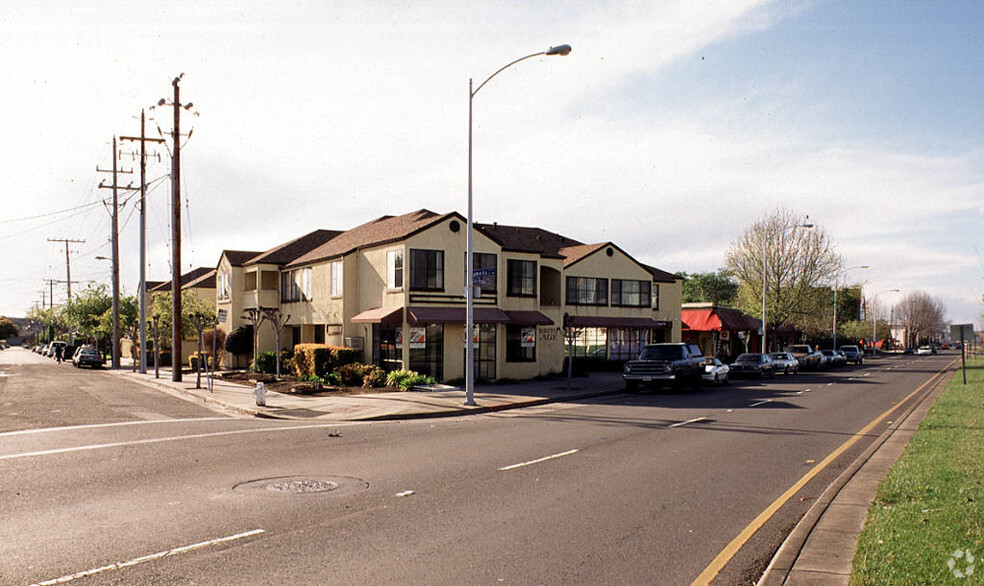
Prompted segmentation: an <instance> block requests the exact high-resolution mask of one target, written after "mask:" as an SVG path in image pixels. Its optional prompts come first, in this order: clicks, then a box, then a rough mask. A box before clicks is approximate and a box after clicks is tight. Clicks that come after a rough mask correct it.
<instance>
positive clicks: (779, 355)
mask: <svg viewBox="0 0 984 586" xmlns="http://www.w3.org/2000/svg"><path fill="white" fill-rule="evenodd" d="M769 358H771V359H772V362H774V363H775V365H776V372H779V371H782V372H783V373H784V374H798V373H799V370H800V366H799V360H796V357H795V356H793V355H792V354H790V353H789V352H772V353H770V354H769Z"/></svg>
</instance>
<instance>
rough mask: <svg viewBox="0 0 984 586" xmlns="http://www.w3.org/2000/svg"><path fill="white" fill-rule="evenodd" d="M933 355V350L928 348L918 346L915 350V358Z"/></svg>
mask: <svg viewBox="0 0 984 586" xmlns="http://www.w3.org/2000/svg"><path fill="white" fill-rule="evenodd" d="M932 353H933V349H932V348H930V347H929V346H920V347H918V348H916V356H929V355H930V354H932Z"/></svg>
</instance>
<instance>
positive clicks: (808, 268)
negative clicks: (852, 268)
mask: <svg viewBox="0 0 984 586" xmlns="http://www.w3.org/2000/svg"><path fill="white" fill-rule="evenodd" d="M725 267H726V269H727V270H728V272H729V273H730V274H731V275H733V276H734V278H735V279H736V280H737V281H738V302H737V305H738V307H739V309H741V310H742V311H744V312H745V313H747V314H749V315H752V316H756V317H759V318H761V317H762V287H763V274H764V276H765V278H764V281H765V287H766V308H767V311H766V318H767V321H768V324H767V326H768V328H769V329H775V328H776V327H777V326H779V325H782V324H787V323H795V324H797V325H804V323H805V325H812V326H815V327H816V328H817V330H818V331H821V329H820V327H819V326H820V323H819V322H818V323H816V324H811V323H809V322H810V320H809V319H807V318H808V317H810V316H818V315H819V316H823V315H827V314H828V313H829V311H828V310H825V309H824V308H825V307H827V308H829V307H830V302H831V301H832V300H826V299H825V295H824V293H825V292H829V291H830V290H829V289H828V288H827V287H821V286H820V285H821V284H822V283H832V282H833V279H834V275H835V274H836V273H837V271H838V270H839V269H840V268H841V260H840V256H838V255H837V253H835V252H834V250H833V244H832V243H831V241H830V237H829V236H828V235H827V232H826V230H824V229H823V228H822V227H820V226H813V227H805V226H804V221H803V219H802V218H801V217H800V216H798V215H794V214H793V213H792V212H790V211H788V210H785V209H779V210H776V211H775V212H773V213H772V214H771V215H769V216H766V217H764V218H762V219H760V220H758V221H757V222H755V223H754V224H752V225H751V226H750V227H749V228H748V229H747V230H745V232H744V233H743V234H742V235H741V236H739V237H738V239H737V240H735V241H734V242H732V244H731V248H730V249H729V250H728V253H727V257H726V263H725ZM825 302H826V304H825ZM824 321H825V320H824ZM827 323H828V325H827V332H830V325H829V324H830V322H827Z"/></svg>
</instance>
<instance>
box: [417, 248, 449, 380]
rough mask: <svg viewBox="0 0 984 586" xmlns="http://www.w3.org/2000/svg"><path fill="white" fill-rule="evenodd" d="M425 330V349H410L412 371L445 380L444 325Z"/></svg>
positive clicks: (436, 325) (433, 325)
mask: <svg viewBox="0 0 984 586" xmlns="http://www.w3.org/2000/svg"><path fill="white" fill-rule="evenodd" d="M411 254H412V253H411ZM411 258H412V257H411ZM424 329H425V330H426V331H425V335H424V344H423V347H422V348H410V370H413V371H416V372H419V373H420V374H425V375H427V376H432V377H434V378H435V379H437V380H442V379H443V378H444V324H427V325H426V326H425V327H424Z"/></svg>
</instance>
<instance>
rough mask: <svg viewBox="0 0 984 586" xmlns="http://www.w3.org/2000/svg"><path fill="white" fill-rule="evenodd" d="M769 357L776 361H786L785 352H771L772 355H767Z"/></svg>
mask: <svg viewBox="0 0 984 586" xmlns="http://www.w3.org/2000/svg"><path fill="white" fill-rule="evenodd" d="M769 356H771V357H772V358H774V359H776V360H786V358H788V356H786V353H785V352H773V353H772V354H769Z"/></svg>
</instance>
